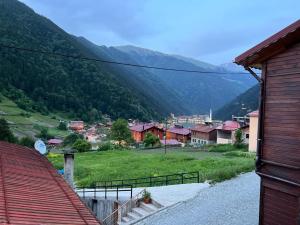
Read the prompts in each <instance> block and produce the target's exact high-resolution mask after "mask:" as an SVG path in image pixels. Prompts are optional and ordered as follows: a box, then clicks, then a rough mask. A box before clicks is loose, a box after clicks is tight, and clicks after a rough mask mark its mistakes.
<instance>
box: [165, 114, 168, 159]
mask: <svg viewBox="0 0 300 225" xmlns="http://www.w3.org/2000/svg"><path fill="white" fill-rule="evenodd" d="M165 122H166V124H165V125H166V127H165V155H166V154H167V128H168V120H167V119H166V120H165Z"/></svg>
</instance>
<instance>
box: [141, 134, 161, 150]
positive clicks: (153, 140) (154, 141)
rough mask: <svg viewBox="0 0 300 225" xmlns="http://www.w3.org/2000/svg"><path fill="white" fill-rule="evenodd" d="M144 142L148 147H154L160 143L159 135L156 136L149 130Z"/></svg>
mask: <svg viewBox="0 0 300 225" xmlns="http://www.w3.org/2000/svg"><path fill="white" fill-rule="evenodd" d="M144 144H145V146H146V147H149V146H151V147H153V146H155V145H159V144H160V140H159V138H158V137H157V136H155V135H154V134H152V133H150V132H148V133H146V136H145V139H144Z"/></svg>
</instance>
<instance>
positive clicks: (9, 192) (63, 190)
mask: <svg viewBox="0 0 300 225" xmlns="http://www.w3.org/2000/svg"><path fill="white" fill-rule="evenodd" d="M0 224H13V225H21V224H22V225H37V224H69V225H71V224H72V225H75V224H91V225H96V224H98V225H99V224H100V222H98V221H97V219H96V218H95V217H94V216H93V215H92V213H91V212H90V211H89V209H88V208H87V207H86V206H85V205H84V203H83V202H81V200H80V198H79V197H78V196H77V194H76V193H75V192H74V191H73V190H72V188H71V187H70V186H69V185H68V184H67V183H66V182H65V181H64V179H63V177H62V176H61V175H59V174H58V173H57V172H56V170H55V169H54V168H53V167H52V165H51V163H50V162H49V161H48V160H47V158H46V157H44V156H42V155H40V153H38V152H37V151H35V150H33V149H30V148H26V147H22V146H19V145H15V144H10V143H7V142H2V141H0Z"/></svg>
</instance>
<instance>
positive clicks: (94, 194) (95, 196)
mask: <svg viewBox="0 0 300 225" xmlns="http://www.w3.org/2000/svg"><path fill="white" fill-rule="evenodd" d="M94 198H96V185H95V187H94Z"/></svg>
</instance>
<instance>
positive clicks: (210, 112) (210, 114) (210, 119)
mask: <svg viewBox="0 0 300 225" xmlns="http://www.w3.org/2000/svg"><path fill="white" fill-rule="evenodd" d="M209 122H210V123H212V110H211V109H210V110H209Z"/></svg>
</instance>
